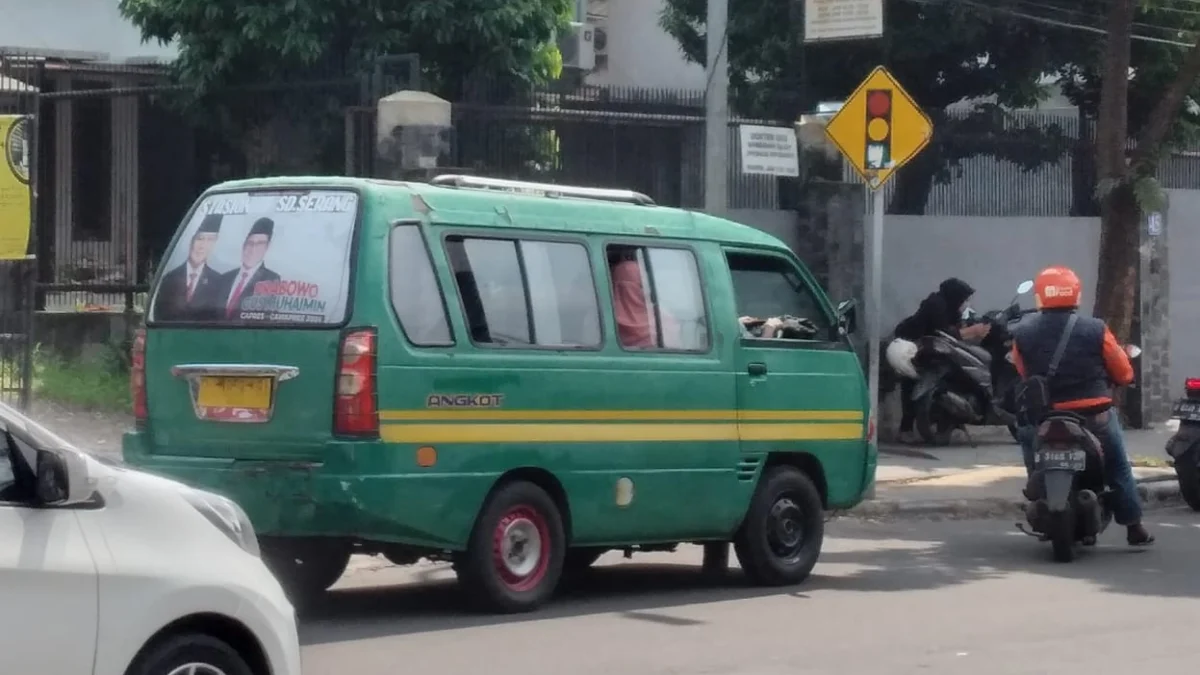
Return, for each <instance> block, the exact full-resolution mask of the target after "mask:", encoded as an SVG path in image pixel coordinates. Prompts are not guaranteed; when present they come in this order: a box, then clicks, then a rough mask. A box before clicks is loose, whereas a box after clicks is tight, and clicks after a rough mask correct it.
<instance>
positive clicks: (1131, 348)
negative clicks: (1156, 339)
mask: <svg viewBox="0 0 1200 675" xmlns="http://www.w3.org/2000/svg"><path fill="white" fill-rule="evenodd" d="M1125 354H1126V355H1128V356H1129V358H1131V359H1136V358H1137V357H1139V356H1141V355H1142V348H1141V347H1139V346H1137V345H1125Z"/></svg>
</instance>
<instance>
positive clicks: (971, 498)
mask: <svg viewBox="0 0 1200 675" xmlns="http://www.w3.org/2000/svg"><path fill="white" fill-rule="evenodd" d="M972 435H973V436H974V439H975V441H976V447H971V446H969V445H965V444H962V445H959V444H956V445H953V446H948V447H944V448H925V447H919V448H917V447H911V446H903V445H894V444H884V445H883V446H882V447H881V448H880V451H879V467H878V469H877V471H876V472H875V485H876V487H875V495H874V498H873V499H870V500H868V501H865V502H863V503H862V504H860V505H859V506H858V507H856V508H854V509H853V510H852V511H851V512H850V513H851V514H852V515H854V516H858V517H864V518H877V517H887V516H916V517H940V518H985V517H993V516H1002V515H1018V516H1019V515H1021V513H1022V511H1021V509H1022V507H1023V506H1024V499H1023V497H1022V496H1021V489H1022V488H1023V487H1024V486H1025V467H1024V465H1023V464H1022V463H1021V449H1020V447H1019V446H1018V445H1017V444H1016V443H1015V442H1014V441H1013V440H1012V438H1011V437H1010V436H1009V435H1008V431H1007V430H1006V429H1003V428H998V429H984V430H980V431H975V432H972ZM1170 435H1171V432H1170V431H1167V430H1165V429H1155V430H1145V431H1143V430H1128V431H1126V432H1125V443H1126V446H1127V448H1128V450H1129V455H1130V459H1131V461H1132V462H1133V463H1134V465H1135V466H1134V470H1133V472H1134V476H1135V477H1136V478H1137V479H1138V484H1139V491H1140V492H1141V494H1142V500H1143V502H1144V503H1145V504H1146V505H1147V507H1153V506H1156V505H1160V504H1162V503H1164V502H1168V503H1173V502H1177V501H1178V500H1179V487H1178V485H1177V484H1176V483H1175V471H1174V469H1172V468H1171V467H1170V465H1169V464H1168V459H1169V458H1168V457H1167V453H1166V450H1165V446H1166V441H1167V439H1168V438H1169V437H1170ZM956 443H958V440H957V439H956Z"/></svg>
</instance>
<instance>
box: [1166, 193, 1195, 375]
mask: <svg viewBox="0 0 1200 675" xmlns="http://www.w3.org/2000/svg"><path fill="white" fill-rule="evenodd" d="M1167 193H1168V196H1169V199H1170V209H1169V211H1168V213H1167V222H1168V223H1169V225H1168V232H1167V237H1168V241H1169V243H1170V245H1169V246H1168V266H1169V267H1170V269H1171V297H1170V300H1169V302H1168V303H1167V306H1168V311H1169V312H1170V324H1171V334H1172V336H1173V337H1174V339H1173V340H1171V378H1170V380H1171V391H1172V392H1175V394H1176V395H1180V394H1182V392H1183V380H1184V379H1185V378H1188V377H1200V339H1197V337H1198V336H1200V190H1168V191H1167Z"/></svg>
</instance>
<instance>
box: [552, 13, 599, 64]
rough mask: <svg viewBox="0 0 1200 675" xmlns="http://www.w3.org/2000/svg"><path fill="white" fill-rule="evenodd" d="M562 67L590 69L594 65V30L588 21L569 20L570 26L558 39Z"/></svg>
mask: <svg viewBox="0 0 1200 675" xmlns="http://www.w3.org/2000/svg"><path fill="white" fill-rule="evenodd" d="M558 50H559V51H560V52H562V59H563V68H576V69H579V70H592V69H593V68H595V67H596V31H595V28H594V27H593V26H592V25H591V24H590V23H580V22H577V21H572V22H571V28H570V29H569V30H568V31H567V32H566V34H565V35H563V36H562V37H560V38H559V40H558Z"/></svg>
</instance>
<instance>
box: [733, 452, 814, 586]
mask: <svg viewBox="0 0 1200 675" xmlns="http://www.w3.org/2000/svg"><path fill="white" fill-rule="evenodd" d="M824 538H825V509H824V507H823V506H822V504H821V493H820V492H819V491H817V488H816V486H815V485H813V482H812V480H810V479H809V477H808V476H806V475H804V473H803V472H801V471H800V470H799V469H796V468H793V467H790V466H780V467H775V468H772V469H768V470H767V471H766V472H765V473H764V474H763V476H762V477H761V478H760V479H759V482H758V488H757V489H756V490H755V491H754V496H753V497H752V498H751V499H750V508H749V509H748V510H747V512H746V520H745V521H744V522H743V523H742V526H741V528H739V530H738V533H737V535H736V536H735V537H734V540H733V548H734V551H735V552H736V553H737V558H738V563H740V564H741V566H742V569H743V570H744V571H745V572H746V576H747V577H749V578H750V580H751V581H753V582H754V583H756V584H759V585H761V586H782V585H786V584H798V583H800V582H801V581H804V580H805V579H806V578H807V577H808V575H809V574H810V573H811V572H812V569H813V566H815V565H816V564H817V556H819V555H820V554H821V544H822V542H823V541H824Z"/></svg>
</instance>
